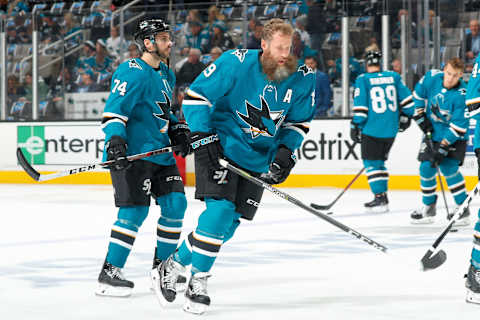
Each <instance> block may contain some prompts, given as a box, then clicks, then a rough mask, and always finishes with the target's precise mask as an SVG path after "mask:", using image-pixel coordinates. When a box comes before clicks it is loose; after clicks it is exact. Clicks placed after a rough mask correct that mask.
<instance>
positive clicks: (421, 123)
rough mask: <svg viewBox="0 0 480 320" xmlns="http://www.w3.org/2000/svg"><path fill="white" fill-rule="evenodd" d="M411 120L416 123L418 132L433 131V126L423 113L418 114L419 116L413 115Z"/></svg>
mask: <svg viewBox="0 0 480 320" xmlns="http://www.w3.org/2000/svg"><path fill="white" fill-rule="evenodd" d="M413 120H415V122H416V123H417V125H418V127H419V128H420V130H422V131H423V133H425V134H426V133H427V132H432V131H433V126H432V123H431V122H430V120H428V118H427V116H426V115H425V113H420V114H419V115H414V116H413Z"/></svg>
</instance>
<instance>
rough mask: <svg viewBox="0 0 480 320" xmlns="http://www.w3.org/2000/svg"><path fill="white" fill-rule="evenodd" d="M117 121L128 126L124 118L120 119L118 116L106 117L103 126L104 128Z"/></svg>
mask: <svg viewBox="0 0 480 320" xmlns="http://www.w3.org/2000/svg"><path fill="white" fill-rule="evenodd" d="M115 122H118V123H121V124H122V125H123V126H124V127H126V126H127V125H126V124H125V122H124V121H123V120H121V119H118V118H110V119H105V118H103V120H102V125H101V128H102V129H104V128H105V127H106V126H108V125H109V124H111V123H115Z"/></svg>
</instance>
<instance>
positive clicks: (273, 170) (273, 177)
mask: <svg viewBox="0 0 480 320" xmlns="http://www.w3.org/2000/svg"><path fill="white" fill-rule="evenodd" d="M296 162H297V157H296V156H295V154H294V153H293V152H292V151H290V149H288V148H287V147H285V146H284V145H280V146H279V147H278V150H277V155H276V156H275V159H274V160H273V162H272V164H270V170H269V171H268V172H267V173H263V174H262V175H261V179H262V180H263V181H265V182H266V183H268V184H279V183H282V182H283V181H285V180H286V179H287V177H288V175H289V174H290V171H292V168H293V167H294V166H295V163H296Z"/></svg>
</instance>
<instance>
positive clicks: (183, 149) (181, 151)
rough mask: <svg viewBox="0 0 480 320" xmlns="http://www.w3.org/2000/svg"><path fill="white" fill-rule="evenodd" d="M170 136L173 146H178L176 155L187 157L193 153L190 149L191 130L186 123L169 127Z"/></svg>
mask: <svg viewBox="0 0 480 320" xmlns="http://www.w3.org/2000/svg"><path fill="white" fill-rule="evenodd" d="M168 136H169V137H170V141H171V142H172V145H174V146H177V148H178V150H177V151H175V154H176V155H180V156H181V157H184V158H185V157H186V156H187V155H188V154H190V153H192V151H191V149H190V128H189V127H188V124H186V123H185V122H179V123H175V124H172V125H171V126H169V127H168Z"/></svg>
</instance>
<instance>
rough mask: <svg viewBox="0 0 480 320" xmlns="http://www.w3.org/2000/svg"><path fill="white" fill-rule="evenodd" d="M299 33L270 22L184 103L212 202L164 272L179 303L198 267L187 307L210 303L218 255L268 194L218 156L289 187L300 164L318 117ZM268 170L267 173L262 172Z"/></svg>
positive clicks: (200, 180)
mask: <svg viewBox="0 0 480 320" xmlns="http://www.w3.org/2000/svg"><path fill="white" fill-rule="evenodd" d="M292 35H293V28H292V27H291V26H290V25H289V24H288V23H286V22H284V21H282V20H281V19H272V20H270V21H268V22H267V23H266V24H265V26H264V30H263V34H262V40H261V48H262V50H246V49H238V50H230V51H227V52H225V53H223V54H222V55H221V56H220V58H218V59H217V60H216V61H215V62H214V63H212V64H211V65H210V66H208V67H207V68H206V69H205V70H204V71H203V72H202V74H200V75H199V76H198V77H197V78H196V79H195V81H194V82H193V83H192V85H191V86H190V88H189V90H188V91H187V95H186V96H185V99H184V100H183V111H184V113H185V118H186V120H187V122H188V123H189V126H190V128H191V129H192V136H191V146H192V149H193V150H194V154H195V174H196V192H195V197H196V198H197V199H199V200H202V201H204V202H205V205H206V210H205V211H203V213H202V214H201V215H200V217H199V219H198V225H197V227H196V229H195V231H194V232H192V233H191V234H189V236H188V237H187V239H185V241H183V243H182V244H181V246H180V248H179V250H178V252H176V253H175V254H174V255H172V256H171V257H170V258H169V259H168V260H167V266H171V267H169V268H167V269H166V270H165V272H163V273H161V274H160V276H161V277H162V279H161V282H160V283H161V284H162V285H164V290H163V292H164V294H165V297H166V299H168V300H170V301H173V300H174V299H175V295H176V292H175V282H176V281H177V278H178V277H177V275H178V274H179V272H181V271H182V270H183V269H184V268H185V266H187V265H190V264H191V265H192V268H191V278H190V281H189V283H188V286H187V291H186V293H185V298H186V301H185V304H184V310H185V311H187V312H191V313H196V314H201V313H203V312H204V311H205V310H206V309H207V308H208V306H209V305H210V297H209V295H208V292H207V279H208V278H209V277H210V273H209V271H210V269H211V268H212V266H213V264H214V262H215V259H216V257H217V254H218V252H219V251H220V248H221V246H222V245H223V243H225V242H226V241H228V240H229V239H230V238H231V237H232V236H233V234H234V232H235V230H236V228H237V227H238V226H239V224H240V218H243V219H246V220H252V219H253V217H254V216H255V212H256V211H257V208H258V206H259V203H260V201H261V197H262V193H263V189H262V188H261V187H258V186H257V185H255V184H253V183H251V182H249V181H248V180H246V179H244V178H242V177H240V176H238V175H236V174H234V173H232V172H229V171H228V170H227V169H225V168H223V167H221V166H220V164H219V162H218V159H219V158H226V159H227V160H228V161H229V162H231V163H232V164H234V165H236V166H238V167H240V168H242V169H244V170H246V171H248V172H250V173H251V174H252V175H254V176H257V177H262V178H263V179H264V180H265V181H266V182H268V183H270V184H278V183H281V182H283V181H284V180H285V179H286V178H287V176H288V175H289V173H290V171H291V170H292V168H293V166H294V165H295V162H296V157H295V154H294V152H295V150H297V149H298V148H299V146H300V145H301V143H302V141H303V139H304V136H305V134H306V133H307V132H308V130H309V123H310V121H311V120H312V118H313V115H314V112H315V108H314V96H315V92H314V88H315V74H314V72H313V71H312V70H311V69H310V68H308V67H306V66H300V67H297V61H295V58H293V57H292V55H291V54H290V50H291V46H292ZM262 173H263V174H262Z"/></svg>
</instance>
